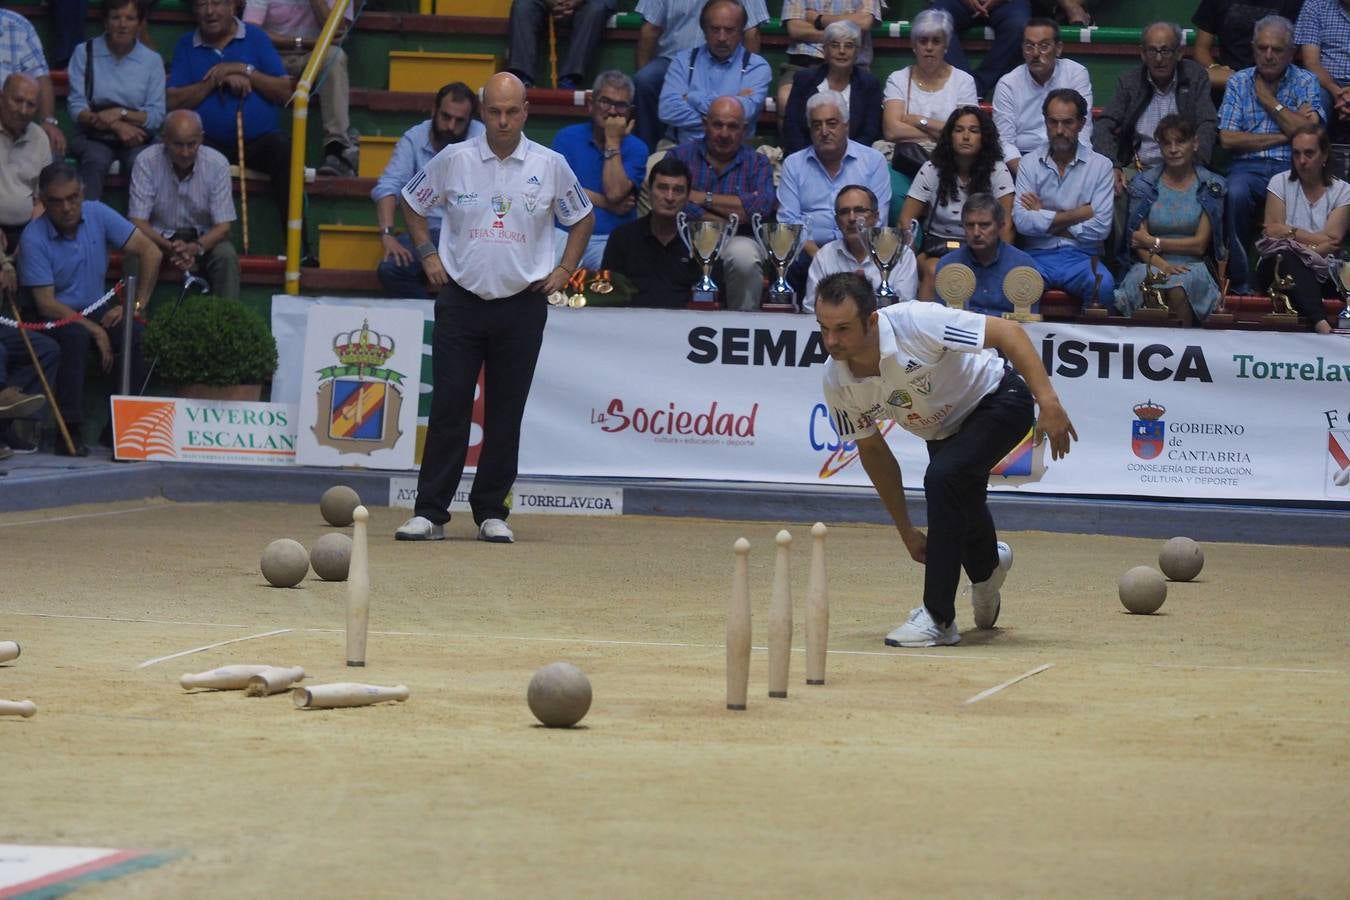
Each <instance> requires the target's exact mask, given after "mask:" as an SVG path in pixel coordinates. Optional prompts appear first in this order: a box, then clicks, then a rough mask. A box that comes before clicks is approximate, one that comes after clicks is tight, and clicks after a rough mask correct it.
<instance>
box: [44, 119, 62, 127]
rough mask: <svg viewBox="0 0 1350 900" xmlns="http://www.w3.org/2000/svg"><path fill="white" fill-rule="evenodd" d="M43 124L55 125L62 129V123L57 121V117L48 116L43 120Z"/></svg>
mask: <svg viewBox="0 0 1350 900" xmlns="http://www.w3.org/2000/svg"><path fill="white" fill-rule="evenodd" d="M42 124H43V125H55V126H56V127H57V128H60V127H61V123H60V122H58V121H57V119H56V116H48V117H47V118H45V119H43V120H42Z"/></svg>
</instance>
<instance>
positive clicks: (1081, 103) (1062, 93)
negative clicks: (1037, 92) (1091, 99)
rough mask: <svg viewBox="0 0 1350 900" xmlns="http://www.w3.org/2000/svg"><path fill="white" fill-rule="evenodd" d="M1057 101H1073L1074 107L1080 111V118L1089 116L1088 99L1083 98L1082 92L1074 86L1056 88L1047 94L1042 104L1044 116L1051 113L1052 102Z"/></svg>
mask: <svg viewBox="0 0 1350 900" xmlns="http://www.w3.org/2000/svg"><path fill="white" fill-rule="evenodd" d="M1055 101H1059V102H1060V103H1072V104H1073V108H1074V109H1076V110H1077V111H1078V118H1080V119H1086V118H1087V101H1086V100H1084V99H1083V95H1082V94H1080V93H1078V92H1077V91H1075V90H1074V89H1073V88H1055V89H1054V90H1053V91H1051V92H1050V93H1048V94H1046V95H1045V102H1044V103H1042V104H1041V115H1042V116H1048V115H1050V104H1051V103H1054V102H1055Z"/></svg>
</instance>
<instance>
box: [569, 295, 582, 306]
mask: <svg viewBox="0 0 1350 900" xmlns="http://www.w3.org/2000/svg"><path fill="white" fill-rule="evenodd" d="M567 305H568V306H570V307H572V308H573V309H581V308H582V307H583V306H585V305H586V295H585V294H573V295H572V296H571V297H568V298H567Z"/></svg>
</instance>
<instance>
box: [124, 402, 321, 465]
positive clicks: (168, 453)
mask: <svg viewBox="0 0 1350 900" xmlns="http://www.w3.org/2000/svg"><path fill="white" fill-rule="evenodd" d="M296 409H297V407H296V404H294V403H248V402H240V401H225V400H188V399H185V398H182V397H113V398H112V419H113V453H114V454H115V455H116V457H117V458H118V459H128V460H130V459H143V460H155V461H160V462H209V463H232V464H234V465H245V466H288V465H293V464H294V463H295V442H296V428H295V423H296Z"/></svg>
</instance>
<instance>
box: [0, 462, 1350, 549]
mask: <svg viewBox="0 0 1350 900" xmlns="http://www.w3.org/2000/svg"><path fill="white" fill-rule="evenodd" d="M96 452H97V451H96ZM102 453H103V454H104V455H102V456H99V457H94V458H91V459H87V460H63V459H61V458H58V457H52V456H32V457H26V458H16V459H15V460H10V461H7V462H6V463H4V464H0V473H3V474H4V476H5V477H3V478H0V512H17V511H23V510H35V509H46V508H51V507H58V506H69V505H73V504H77V503H106V502H112V501H125V500H136V499H143V498H151V497H162V498H165V499H168V500H175V501H179V502H194V503H201V502H208V503H211V502H221V503H224V502H230V503H235V502H270V503H316V504H317V503H318V500H319V497H320V495H321V494H322V493H323V491H324V490H325V489H327V488H328V487H331V486H332V485H334V484H347V485H350V486H351V487H353V488H354V489H355V490H356V491H357V492H358V493H359V494H361V496H362V497H363V498H365V500H366V502H367V504H368V505H370V506H384V505H385V504H387V503H388V501H389V479H390V478H391V477H392V476H402V477H406V476H408V475H409V474H410V473H406V472H397V473H395V472H373V471H365V470H343V469H315V468H295V467H288V468H274V467H265V466H259V467H247V466H211V465H194V464H187V463H135V464H119V463H114V462H112V461H111V460H110V459H108V458H107V456H106V453H107V451H102ZM529 480H530V481H532V482H539V481H554V482H560V483H569V484H590V485H596V486H604V487H609V488H614V487H619V488H622V489H623V492H624V501H623V502H624V512H625V513H626V514H629V515H649V516H679V517H701V518H709V519H744V520H749V521H764V522H783V523H801V522H813V521H817V520H819V521H823V522H827V523H829V522H837V523H872V524H888V523H889V521H890V520H889V518H888V517H887V515H886V510H885V508H884V507H883V506H882V505H881V501H880V500H878V499H877V496H876V494H874V493H873V492H872V490H871V489H870V488H865V487H845V486H834V485H828V486H827V485H782V484H769V483H745V482H716V481H670V480H656V479H652V480H637V479H614V478H533V477H532V478H530V479H529ZM909 503H910V508H911V511H912V514H913V516H914V519H915V521H916V522H918V523H920V524H922V523H923V522H924V521H925V510H924V501H923V497H922V495H920V494H917V493H914V492H910V494H909ZM990 505H991V506H992V508H993V511H994V518H995V520H996V521H997V522H998V526H999V528H1001V529H1005V530H1009V531H1050V532H1058V533H1080V534H1110V535H1120V536H1126V537H1148V538H1169V537H1173V536H1176V535H1186V536H1188V537H1191V538H1194V539H1196V540H1199V541H1222V542H1244V543H1255V544H1303V545H1314V546H1343V545H1344V544H1345V540H1346V538H1345V522H1346V515H1347V510H1346V508H1345V507H1344V506H1343V505H1336V504H1331V503H1327V504H1316V503H1283V504H1281V503H1256V502H1253V503H1237V502H1229V503H1213V502H1202V501H1195V500H1158V499H1139V500H1132V499H1123V498H1119V497H1067V496H1052V495H1044V494H991V495H990Z"/></svg>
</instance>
